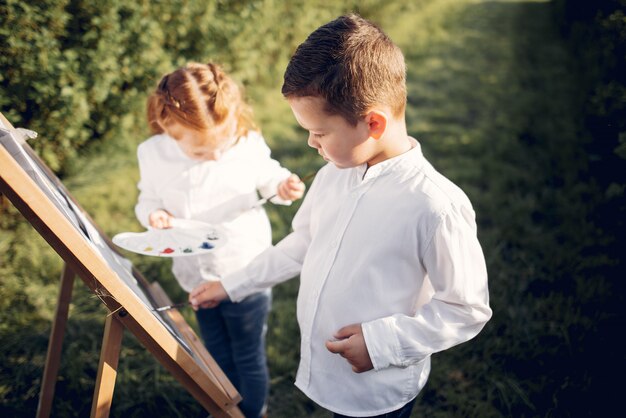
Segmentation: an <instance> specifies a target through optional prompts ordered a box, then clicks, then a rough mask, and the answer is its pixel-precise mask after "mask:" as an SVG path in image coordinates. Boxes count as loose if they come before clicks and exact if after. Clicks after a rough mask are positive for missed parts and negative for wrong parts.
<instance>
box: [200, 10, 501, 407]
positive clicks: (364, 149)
mask: <svg viewBox="0 0 626 418" xmlns="http://www.w3.org/2000/svg"><path fill="white" fill-rule="evenodd" d="M282 92H283V95H284V96H285V97H286V98H287V100H288V102H289V104H290V106H291V109H292V111H293V113H294V115H295V117H296V119H297V121H298V123H299V124H300V125H301V126H302V127H303V128H304V129H306V130H308V131H309V139H308V144H309V145H310V146H311V147H313V148H315V149H317V151H318V152H319V154H320V155H321V156H322V157H324V159H326V160H327V161H328V162H329V164H327V165H326V166H324V167H323V168H322V169H321V170H320V171H319V173H318V174H317V176H316V178H315V180H314V182H313V184H312V185H311V189H310V191H309V192H308V194H307V195H306V197H305V199H304V201H303V203H302V206H301V208H300V209H299V211H298V213H297V214H296V216H295V217H294V220H293V232H292V233H291V234H290V235H288V236H287V237H285V238H284V239H283V240H282V241H281V242H279V243H278V244H277V245H276V246H275V247H271V248H269V249H268V250H267V251H265V252H264V253H262V254H261V255H259V256H258V257H257V258H256V259H254V260H253V261H252V263H251V264H250V265H249V266H248V267H246V268H245V269H243V270H242V271H239V272H237V273H235V274H232V275H228V276H226V277H224V278H223V279H222V281H221V282H213V283H206V284H203V285H201V286H199V287H197V288H196V289H194V290H193V291H192V292H191V294H190V297H189V298H190V301H191V303H192V305H193V306H194V308H196V309H197V307H198V306H202V307H213V306H216V305H217V304H219V302H220V301H221V300H224V299H227V298H230V299H231V300H233V301H238V300H240V299H242V298H243V297H245V296H246V295H248V294H250V293H252V292H255V291H259V290H260V289H262V288H265V287H270V286H273V285H275V284H277V283H280V282H282V281H285V280H287V279H289V278H291V277H294V276H296V275H297V274H298V273H300V291H299V294H298V302H297V311H298V323H299V325H300V331H301V336H302V340H301V350H300V355H301V360H300V366H299V368H298V374H297V377H296V383H295V384H296V386H298V387H299V388H300V389H301V390H302V391H303V392H304V393H305V394H306V395H307V396H308V397H310V398H311V399H312V400H314V401H315V402H317V403H318V404H320V405H321V406H323V407H325V408H327V409H329V410H330V411H332V412H334V413H335V417H343V416H354V417H364V416H376V415H380V414H388V415H385V416H387V417H391V416H393V417H408V416H409V415H410V413H411V409H412V406H413V402H414V401H415V397H416V396H417V394H418V393H419V391H420V390H421V389H422V388H423V387H424V385H425V383H426V380H427V378H428V374H429V372H430V356H431V354H433V353H435V352H438V351H442V350H445V349H447V348H450V347H452V346H454V345H457V344H459V343H462V342H464V341H467V340H469V339H471V338H473V337H474V336H476V335H477V334H478V333H479V332H480V330H481V329H482V328H483V326H484V325H485V323H486V322H487V321H488V320H489V318H490V317H491V309H490V308H489V296H488V289H487V272H486V267H485V260H484V256H483V253H482V250H481V247H480V244H479V242H478V240H477V237H476V223H475V216H474V211H473V209H472V206H471V203H470V202H469V200H468V199H467V197H466V195H465V194H464V193H463V192H462V191H461V190H460V189H459V188H458V187H456V186H455V185H454V184H452V183H451V182H450V181H449V180H447V179H446V178H445V177H443V176H442V175H441V174H439V173H438V172H437V171H435V169H434V168H433V167H432V166H431V165H430V164H429V163H428V162H427V161H426V160H425V158H424V156H423V155H422V153H421V150H420V146H419V144H418V143H417V141H416V140H415V139H413V138H411V137H409V136H408V135H407V131H406V124H405V120H404V111H405V106H406V79H405V64H404V57H403V55H402V52H401V51H400V50H399V48H398V47H397V46H396V45H394V44H393V42H392V41H391V40H390V39H389V38H388V37H387V36H386V35H385V34H384V33H383V32H382V31H381V30H380V29H379V28H378V27H376V26H375V25H373V24H372V23H370V22H368V21H366V20H364V19H362V18H361V17H359V16H357V15H354V14H351V15H346V16H342V17H339V18H338V19H336V20H334V21H332V22H330V23H328V24H326V25H323V26H322V27H320V28H318V29H317V30H315V31H314V32H313V33H312V34H311V35H310V36H309V37H308V38H307V40H306V41H305V42H304V43H302V44H301V45H300V46H299V47H298V49H297V50H296V52H295V54H294V56H293V57H292V58H291V60H290V62H289V65H288V67H287V70H286V71H285V77H284V84H283V87H282Z"/></svg>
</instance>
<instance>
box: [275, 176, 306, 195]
mask: <svg viewBox="0 0 626 418" xmlns="http://www.w3.org/2000/svg"><path fill="white" fill-rule="evenodd" d="M304 189H306V186H305V185H304V183H303V182H302V181H301V180H300V178H299V177H298V176H296V175H295V174H292V175H291V176H289V178H288V179H287V180H285V181H283V182H282V183H280V184H279V185H278V190H277V192H276V194H278V197H280V198H281V199H283V200H298V199H300V198H301V197H302V196H303V195H304Z"/></svg>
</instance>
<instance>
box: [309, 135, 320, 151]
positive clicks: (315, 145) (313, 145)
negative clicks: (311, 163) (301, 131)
mask: <svg viewBox="0 0 626 418" xmlns="http://www.w3.org/2000/svg"><path fill="white" fill-rule="evenodd" d="M307 144H308V145H309V147H311V148H315V149H318V148H319V146H318V145H319V144H318V143H317V141H316V140H315V137H314V136H313V135H309V139H308V141H307Z"/></svg>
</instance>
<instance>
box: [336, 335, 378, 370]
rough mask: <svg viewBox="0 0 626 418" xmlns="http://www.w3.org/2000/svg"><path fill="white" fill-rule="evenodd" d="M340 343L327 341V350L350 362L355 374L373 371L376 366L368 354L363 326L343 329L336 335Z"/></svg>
mask: <svg viewBox="0 0 626 418" xmlns="http://www.w3.org/2000/svg"><path fill="white" fill-rule="evenodd" d="M334 337H335V338H337V339H338V340H339V341H326V348H327V349H328V351H330V352H331V353H335V354H339V355H340V356H341V357H343V358H345V359H346V360H348V363H350V365H351V366H352V371H353V372H355V373H363V372H366V371H368V370H372V369H373V368H374V365H373V364H372V360H371V359H370V355H369V353H368V352H367V346H366V345H365V338H364V337H363V329H362V328H361V324H352V325H348V326H347V327H343V328H341V329H340V330H339V331H337V332H336V333H335V335H334Z"/></svg>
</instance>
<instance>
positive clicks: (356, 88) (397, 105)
mask: <svg viewBox="0 0 626 418" xmlns="http://www.w3.org/2000/svg"><path fill="white" fill-rule="evenodd" d="M282 93H283V95H284V96H285V97H286V98H289V97H303V96H318V97H322V98H323V99H325V101H326V103H327V109H326V111H327V112H328V113H335V114H340V115H341V116H343V117H344V118H345V119H346V120H347V121H348V122H350V123H351V124H353V125H356V123H357V121H358V120H359V119H361V118H362V117H364V116H365V114H366V113H367V112H368V111H369V110H371V109H372V108H373V107H374V106H376V105H387V106H389V107H390V108H391V109H392V112H393V115H394V117H397V118H399V117H403V116H404V110H405V107H406V67H405V63H404V56H403V55H402V51H400V48H398V47H397V46H396V45H395V44H394V43H393V42H392V41H391V39H390V38H389V37H388V36H387V35H386V34H385V33H384V32H383V31H382V30H381V29H380V28H379V27H378V26H376V25H375V24H373V23H371V22H369V21H367V20H365V19H363V18H362V17H360V16H358V15H356V14H348V15H344V16H341V17H339V18H337V19H335V20H333V21H332V22H329V23H327V24H325V25H323V26H321V27H319V28H318V29H316V30H315V31H314V32H313V33H311V34H310V35H309V37H308V38H307V39H306V40H305V41H304V42H303V43H302V44H300V46H298V48H297V49H296V52H295V53H294V55H293V56H292V57H291V60H290V61H289V64H288V66H287V69H286V71H285V76H284V83H283V87H282Z"/></svg>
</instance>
